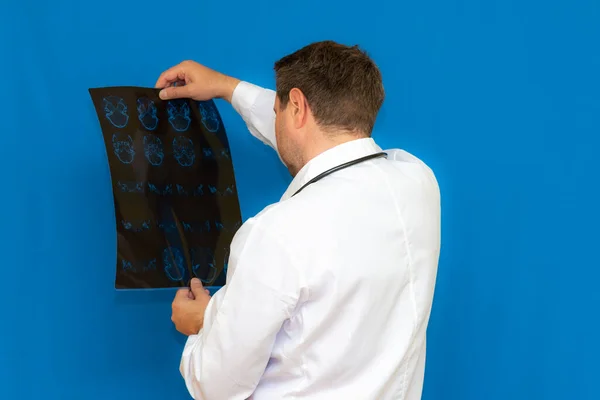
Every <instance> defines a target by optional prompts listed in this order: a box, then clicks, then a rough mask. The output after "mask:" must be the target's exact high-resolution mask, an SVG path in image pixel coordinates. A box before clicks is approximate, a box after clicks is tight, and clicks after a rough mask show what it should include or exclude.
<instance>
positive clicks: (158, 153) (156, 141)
mask: <svg viewBox="0 0 600 400" xmlns="http://www.w3.org/2000/svg"><path fill="white" fill-rule="evenodd" d="M144 155H145V156H146V160H148V162H149V163H150V165H154V166H155V167H158V166H159V165H161V164H162V162H163V160H164V158H165V152H164V151H163V145H162V141H161V140H160V138H159V137H158V136H156V135H153V134H148V135H146V136H144Z"/></svg>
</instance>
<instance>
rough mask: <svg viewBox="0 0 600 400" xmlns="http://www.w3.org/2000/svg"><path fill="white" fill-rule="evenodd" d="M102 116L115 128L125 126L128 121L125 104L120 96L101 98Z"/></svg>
mask: <svg viewBox="0 0 600 400" xmlns="http://www.w3.org/2000/svg"><path fill="white" fill-rule="evenodd" d="M103 105H104V116H105V117H106V119H107V120H109V121H110V123H111V124H113V126H114V127H116V128H125V126H127V122H129V114H127V104H126V103H125V100H123V98H122V97H119V96H106V97H104V99H103Z"/></svg>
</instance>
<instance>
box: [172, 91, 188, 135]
mask: <svg viewBox="0 0 600 400" xmlns="http://www.w3.org/2000/svg"><path fill="white" fill-rule="evenodd" d="M167 113H168V114H169V123H170V124H171V126H172V127H173V129H175V130H176V131H177V132H185V131H187V129H188V128H189V127H190V122H192V119H191V118H190V106H189V104H188V103H187V101H185V100H182V99H177V100H171V101H169V102H168V103H167Z"/></svg>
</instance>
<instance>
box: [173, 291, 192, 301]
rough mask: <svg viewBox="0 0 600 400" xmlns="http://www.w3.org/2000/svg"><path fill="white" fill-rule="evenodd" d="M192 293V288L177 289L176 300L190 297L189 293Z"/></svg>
mask: <svg viewBox="0 0 600 400" xmlns="http://www.w3.org/2000/svg"><path fill="white" fill-rule="evenodd" d="M189 293H190V289H188V288H184V289H179V290H177V293H175V300H182V299H189V297H188V295H189Z"/></svg>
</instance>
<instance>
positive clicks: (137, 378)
mask: <svg viewBox="0 0 600 400" xmlns="http://www.w3.org/2000/svg"><path fill="white" fill-rule="evenodd" d="M569 3H571V4H569ZM599 21H600V2H598V1H597V0H580V1H577V2H568V1H566V0H564V1H554V0H546V1H533V0H528V1H517V0H495V1H494V0H462V1H458V0H449V1H448V0H446V1H442V0H425V1H420V2H400V3H399V2H393V1H389V2H383V1H371V2H368V3H365V2H362V1H357V0H350V1H342V0H332V1H327V2H324V3H321V2H320V1H318V0H309V1H305V2H302V3H301V4H298V3H286V2H282V1H273V0H266V1H255V2H247V1H240V0H231V1H228V2H226V4H225V3H222V2H218V1H213V2H207V1H189V0H182V1H179V2H176V3H173V2H161V1H157V0H146V1H143V2H142V1H131V0H118V1H117V0H106V1H104V2H86V1H76V0H63V1H59V2H57V1H54V2H45V1H36V2H32V1H27V0H25V1H19V2H16V1H13V2H3V3H2V6H0V38H1V39H0V50H1V53H0V54H2V62H1V63H0V77H1V79H2V81H3V82H2V86H3V87H4V91H3V94H2V96H0V105H1V106H2V108H1V111H2V120H1V125H0V126H1V127H2V128H1V132H2V145H1V146H0V151H1V155H2V156H1V157H0V160H1V161H0V162H1V163H2V164H1V168H2V172H3V174H4V180H3V182H4V183H3V184H2V188H3V190H2V207H1V211H0V212H1V213H2V214H1V216H2V220H1V221H2V228H3V230H4V234H3V240H2V243H1V246H2V254H3V258H2V260H3V261H2V263H0V270H1V271H2V272H3V273H4V275H3V276H4V278H3V282H2V289H1V290H0V299H1V300H2V314H1V315H0V318H1V319H0V320H1V321H2V322H1V326H2V329H1V330H0V343H1V344H0V398H1V399H22V400H27V399H37V398H43V399H67V400H69V399H74V400H81V399H86V400H95V399H113V400H119V399H128V400H129V399H148V400H150V399H186V398H188V396H187V392H186V391H185V388H184V385H183V382H182V380H181V379H180V376H179V374H178V370H177V368H178V361H179V355H180V351H181V349H182V346H183V343H184V340H183V337H182V336H180V335H179V334H177V332H176V331H175V330H174V329H173V327H172V325H171V322H170V319H169V318H170V303H171V299H172V295H173V292H171V291H160V292H138V293H132V292H128V293H119V292H115V290H114V289H113V279H114V264H115V246H116V244H115V226H114V221H113V203H112V194H111V185H110V177H109V171H108V166H107V159H106V154H105V149H104V144H103V141H102V137H101V133H100V129H99V126H98V121H97V118H96V116H95V114H94V109H93V105H92V102H91V100H90V98H89V94H88V92H87V89H88V88H89V87H98V86H107V85H140V86H152V85H153V84H154V82H155V80H156V78H157V77H158V75H159V73H160V72H161V71H162V70H163V69H165V68H167V67H169V66H171V65H173V64H175V63H178V62H179V61H182V60H184V59H188V58H189V59H194V60H198V61H200V62H203V63H206V64H207V65H209V66H210V67H213V68H215V69H218V70H221V71H223V72H225V73H229V74H232V75H235V76H237V77H240V78H242V79H246V80H250V81H252V82H255V83H257V84H262V85H268V86H271V87H272V85H273V73H272V63H273V61H275V60H276V59H277V58H279V57H280V56H282V55H284V54H286V53H288V52H291V51H293V50H295V49H297V48H298V47H300V46H302V45H305V44H307V43H309V42H311V41H315V40H322V39H334V40H338V41H342V42H344V43H348V44H354V43H359V44H361V45H362V46H363V47H364V48H366V49H367V50H368V51H369V52H370V54H371V55H372V56H373V57H374V59H375V60H376V61H377V62H378V63H379V65H380V67H381V69H382V72H383V75H384V83H385V86H386V89H387V100H386V102H385V105H384V107H383V110H382V112H381V115H380V118H379V120H378V123H377V126H376V133H375V138H376V139H377V140H378V142H379V143H380V144H381V145H382V146H383V147H403V148H405V149H407V150H408V151H411V152H413V153H414V154H416V155H417V156H419V157H421V158H422V159H423V160H425V161H426V162H427V163H428V164H429V165H430V166H431V167H432V168H433V169H434V170H435V172H436V173H437V175H438V178H439V182H440V186H441V190H442V198H443V249H442V256H441V261H440V270H439V279H438V286H437V292H436V298H435V303H434V310H433V313H432V319H431V324H430V330H429V339H430V341H429V356H428V364H427V372H426V383H425V391H424V399H425V400H437V399H440V400H447V399H450V400H454V399H456V400H506V399H513V400H521V399H522V400H531V399H548V400H559V399H560V400H564V399H569V400H584V399H586V400H587V399H598V398H600V389H599V388H598V385H597V383H595V382H594V381H595V380H596V379H597V376H598V372H599V370H598V367H597V365H598V364H597V359H598V357H599V356H600V346H599V339H598V338H599V337H600V329H599V322H598V317H597V313H598V311H597V306H598V304H599V300H600V291H599V290H598V289H597V282H596V280H597V279H598V278H599V277H600V272H599V271H600V261H598V252H597V250H596V248H597V247H596V246H597V242H598V239H599V238H600V235H599V234H598V225H599V222H600V215H599V211H598V210H599V207H598V206H599V205H600V201H599V192H598V188H597V186H598V183H599V182H600V178H599V177H598V176H599V172H600V169H599V167H598V164H597V161H596V159H595V154H596V150H597V146H598V145H599V144H600V140H599V139H598V137H599V135H600V122H599V120H600V101H599V94H600V79H599V71H600V51H599V49H598V43H599V42H600V31H599V26H600V23H599ZM218 105H219V108H220V110H221V112H222V115H223V118H224V120H225V122H226V126H227V129H228V132H229V135H230V138H231V139H230V140H231V144H232V152H233V156H234V160H235V168H236V174H237V180H238V184H239V193H240V201H241V205H242V212H243V216H244V218H248V217H250V216H252V215H254V214H255V213H257V212H258V211H259V210H261V209H262V208H263V207H264V206H266V205H267V204H269V203H271V202H274V201H276V200H278V198H279V196H280V195H281V194H282V193H283V191H284V189H285V187H286V185H287V183H288V182H289V178H288V176H287V174H286V171H285V170H284V169H283V168H282V167H281V166H280V165H279V161H278V159H277V157H276V155H275V154H274V153H272V152H271V151H270V150H269V149H268V148H267V147H266V146H264V145H262V144H261V143H259V142H257V141H255V140H254V139H252V138H251V137H250V135H249V133H248V132H247V131H246V130H245V127H244V125H243V123H242V121H241V118H239V116H237V114H235V112H233V111H232V109H231V108H230V107H229V106H228V105H227V104H225V103H223V102H219V103H218Z"/></svg>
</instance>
